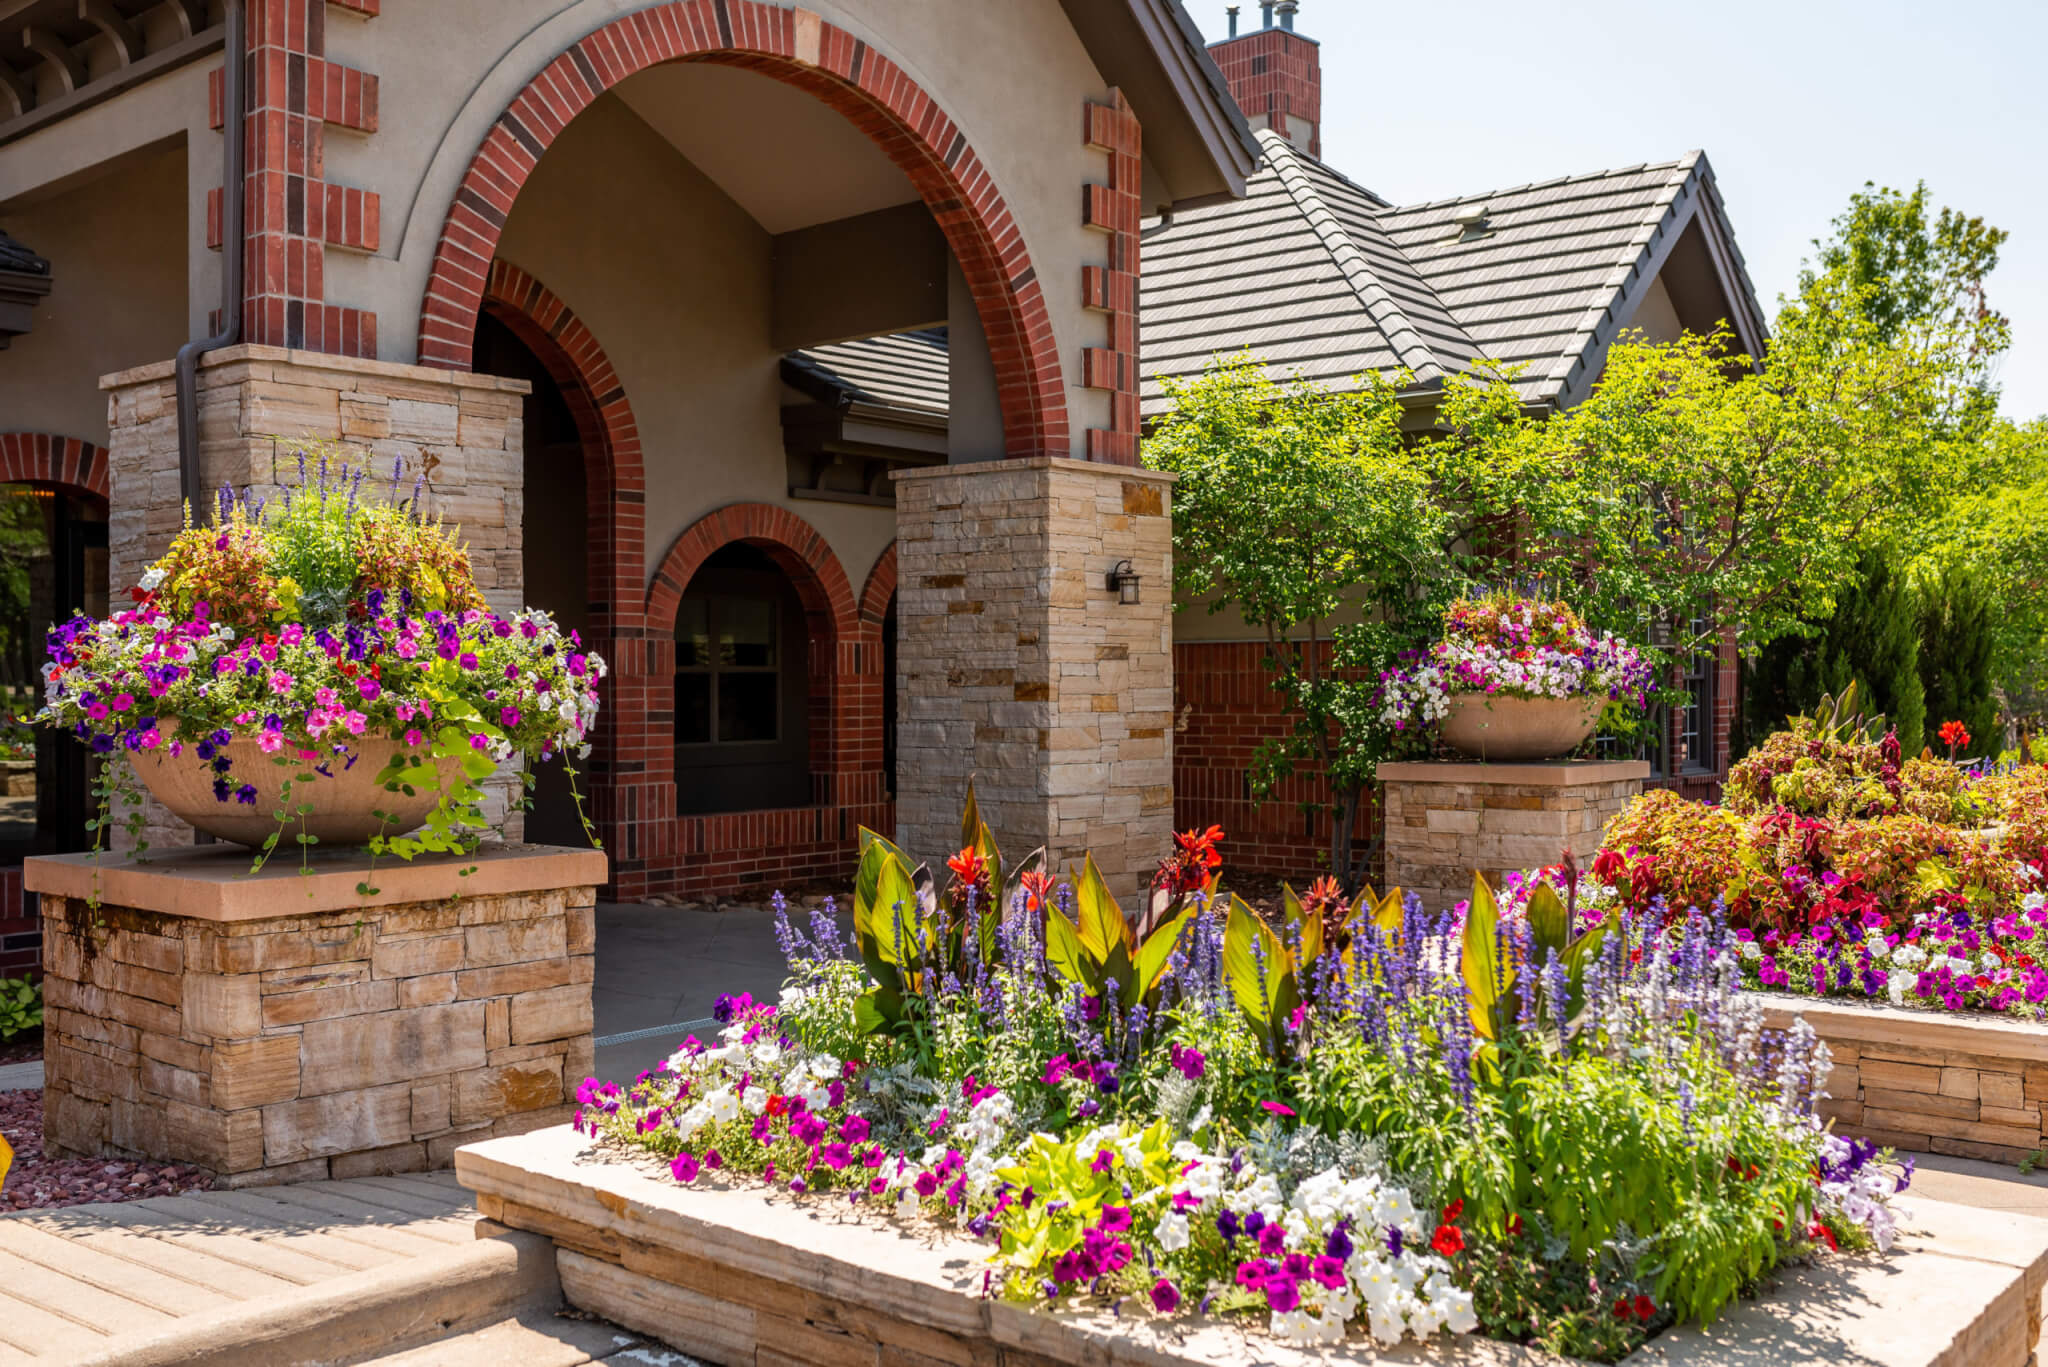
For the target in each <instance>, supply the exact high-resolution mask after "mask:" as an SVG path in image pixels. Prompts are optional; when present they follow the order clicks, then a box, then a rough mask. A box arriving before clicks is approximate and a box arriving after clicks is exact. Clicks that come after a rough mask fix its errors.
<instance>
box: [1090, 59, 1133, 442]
mask: <svg viewBox="0 0 2048 1367" xmlns="http://www.w3.org/2000/svg"><path fill="white" fill-rule="evenodd" d="M1110 95H1111V100H1112V102H1111V103H1109V104H1090V105H1088V106H1087V118H1086V124H1087V133H1086V141H1087V144H1088V146H1090V147H1092V148H1094V149H1096V150H1097V151H1100V152H1104V153H1106V154H1107V157H1108V162H1109V167H1108V171H1109V174H1108V178H1107V181H1106V183H1104V184H1101V185H1089V186H1087V187H1086V188H1085V190H1084V192H1083V199H1082V202H1081V204H1082V208H1081V221H1082V223H1083V224H1084V225H1086V226H1087V227H1088V228H1091V229H1093V230H1094V231H1096V232H1099V233H1101V234H1103V236H1104V238H1105V239H1106V241H1107V246H1108V254H1109V255H1108V261H1107V262H1106V263H1105V264H1104V265H1101V266H1084V267H1083V268H1082V271H1081V296H1082V304H1083V306H1084V307H1086V308H1089V309H1091V310H1095V311H1097V312H1100V313H1101V314H1103V315H1104V317H1105V320H1106V321H1107V323H1108V325H1109V345H1108V346H1106V347H1089V348H1088V349H1086V350H1085V351H1083V352H1082V353H1081V384H1082V385H1083V387H1085V388H1088V389H1104V390H1108V391H1109V396H1110V398H1109V415H1110V421H1109V427H1108V428H1107V429H1103V428H1091V429H1090V430H1089V433H1088V459H1090V460H1104V461H1111V462H1114V463H1115V464H1118V465H1136V464H1137V463H1138V423H1139V415H1138V288H1139V286H1138V249H1139V232H1138V229H1139V226H1140V223H1141V221H1142V220H1143V219H1144V217H1145V197H1144V179H1145V167H1144V161H1143V159H1142V130H1140V128H1139V127H1138V116H1137V115H1136V114H1134V113H1132V112H1131V105H1130V101H1128V100H1126V99H1125V98H1124V95H1123V92H1122V91H1121V90H1115V91H1111V92H1110Z"/></svg>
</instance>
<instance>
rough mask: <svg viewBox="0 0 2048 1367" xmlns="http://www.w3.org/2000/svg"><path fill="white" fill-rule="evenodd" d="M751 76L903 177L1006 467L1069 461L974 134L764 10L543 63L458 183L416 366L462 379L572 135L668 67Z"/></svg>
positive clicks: (802, 18) (825, 28) (1049, 364)
mask: <svg viewBox="0 0 2048 1367" xmlns="http://www.w3.org/2000/svg"><path fill="white" fill-rule="evenodd" d="M673 61H698V62H713V63H717V64H720V65H724V66H734V67H740V68H743V69H746V70H749V71H756V72H759V73H761V74H762V75H764V76H769V77H772V78H774V79H776V80H779V81H784V82H786V83H788V84H790V85H793V86H796V87H797V88H799V89H801V90H804V91H807V92H809V93H810V94H812V95H815V96H816V97H817V98H818V99H820V100H822V101H824V102H825V103H826V104H827V105H830V106H831V107H832V108H833V109H835V110H837V111H838V112H839V113H840V114H842V115H844V116H845V117H846V118H847V119H848V120H850V121H851V122H852V123H853V124H854V125H855V126H856V127H858V128H860V129H861V130H862V131H863V132H865V133H866V134H867V135H868V136H869V137H870V138H872V139H873V140H874V142H875V143H876V145H877V146H879V147H880V148H881V149H882V150H883V151H884V152H885V153H887V154H888V156H889V158H890V159H891V160H892V161H894V162H895V163H896V165H897V166H898V167H899V168H901V169H902V171H903V172H904V174H905V175H907V176H908V177H909V178H910V181H911V183H912V184H913V185H914V186H915V187H916V188H917V191H918V193H919V194H920V195H921V196H922V197H923V199H924V201H925V203H926V205H928V206H929V207H930V209H931V211H932V213H933V216H934V217H935V218H936V219H937V220H938V223H939V226H940V228H941V229H942V230H943V231H944V232H945V234H946V240H947V242H948V243H949V244H950V246H951V247H952V251H953V255H954V256H955V257H956V258H957V259H958V261H959V263H960V267H961V270H962V272H963V273H964V274H965V276H966V278H967V283H968V285H969V288H970V289H971V290H972V292H973V294H974V300H975V304H976V306H977V309H978V310H979V312H980V315H981V321H982V326H983V330H984V331H985V332H986V333H987V334H988V343H989V350H990V352H991V355H992V357H993V360H994V362H995V371H996V380H997V385H998V389H999V393H1000V402H1001V407H1002V415H1003V427H1004V434H1005V443H1006V446H1007V448H1008V451H1009V454H1011V455H1013V456H1038V455H1043V454H1045V453H1047V452H1049V451H1050V452H1057V453H1062V454H1063V453H1064V452H1065V451H1066V450H1067V448H1068V439H1069V433H1068V417H1067V406H1066V386H1065V383H1064V381H1063V379H1062V377H1061V371H1060V360H1059V350H1058V344H1057V343H1056V341H1055V340H1054V337H1053V331H1052V323H1051V319H1050V317H1049V315H1048V313H1047V311H1046V307H1045V298H1044V294H1043V290H1042V288H1041V285H1040V282H1039V280H1038V278H1037V273H1036V271H1035V269H1034V267H1033V266H1032V263H1031V258H1030V254H1029V253H1028V252H1027V251H1026V249H1025V246H1024V239H1023V234H1022V233H1021V232H1020V231H1019V229H1018V227H1017V224H1016V222H1015V220H1014V218H1013V217H1012V216H1011V213H1010V209H1009V206H1008V205H1007V204H1006V203H1005V202H1004V200H1003V196H1002V194H1001V192H1000V191H999V190H998V189H997V188H996V184H995V180H994V178H993V176H992V175H991V174H990V171H989V168H988V166H987V165H986V164H985V163H984V162H983V161H982V159H981V157H980V155H979V153H977V152H976V151H975V149H974V147H973V146H972V145H971V144H970V143H969V142H968V140H967V135H966V134H965V133H964V132H963V131H962V130H961V129H960V127H959V126H958V125H957V124H955V123H954V122H953V120H952V119H951V118H950V117H948V116H947V114H946V113H945V111H944V110H943V109H941V108H940V106H939V104H938V102H937V101H935V100H934V99H933V98H932V97H931V95H930V94H929V93H928V92H927V91H925V90H924V88H923V87H922V86H920V85H919V84H918V83H917V82H916V81H915V80H913V79H912V78H911V76H910V75H909V74H908V73H907V72H906V71H904V70H903V68H901V67H900V66H898V65H897V64H896V63H895V62H893V61H891V60H890V59H889V58H888V57H886V56H884V55H883V54H881V53H880V52H877V51H876V50H875V49H874V48H872V47H870V46H869V45H868V44H867V43H865V42H863V41H861V40H860V39H858V38H855V37H854V36H853V35H852V34H850V33H847V32H846V31H845V30H843V29H840V28H838V27H837V26H835V25H833V24H830V23H828V22H826V21H825V20H823V19H821V18H820V17H819V16H818V15H816V14H813V13H811V12H809V11H807V10H801V9H793V8H788V7H785V6H781V5H772V4H765V3H761V0H716V2H715V3H713V0H670V2H669V3H666V4H659V5H655V6H653V7H651V8H648V9H644V10H640V11H637V12H635V13H633V14H629V15H625V16H622V17H620V18H618V19H615V20H613V21H612V22H611V23H609V24H606V25H605V26H603V27H602V28H599V29H597V30H596V31H594V32H592V33H590V34H588V35H586V36H585V37H583V38H582V39H581V40H579V41H578V42H576V43H575V44H574V45H572V46H571V47H570V48H569V50H568V51H566V52H564V53H563V54H562V55H561V56H559V57H557V58H555V60H554V61H552V62H550V63H549V64H548V65H547V66H546V67H545V68H544V69H543V70H542V71H541V72H540V74H539V75H538V76H536V77H534V79H533V80H532V82H530V83H529V84H528V85H527V87H526V88H525V90H523V91H522V92H521V93H520V95H519V96H518V98H516V99H514V100H513V101H512V103H511V105H510V107H508V108H507V109H506V111H505V112H504V113H503V114H501V115H500V116H499V117H498V120H497V122H496V123H495V124H493V125H492V126H491V130H490V132H489V133H488V134H486V135H485V137H484V141H483V145H482V147H480V148H479V149H478V150H477V153H476V156H475V158H474V159H473V160H472V161H471V163H470V167H469V170H468V172H467V174H465V175H464V177H463V179H462V183H461V186H460V188H459V189H458V190H457V192H456V194H455V198H454V202H453V203H452V204H451V205H450V206H449V209H448V217H447V220H446V222H445V223H444V225H443V227H442V230H441V239H440V243H439V245H438V246H437V247H436V249H435V253H434V266H433V271H432V274H431V275H430V276H429V278H428V281H427V288H426V296H425V299H424V300H423V302H422V304H421V309H420V336H419V359H420V362H421V364H423V365H435V366H446V367H449V368H452V369H458V370H466V369H468V368H469V365H470V360H471V344H472V339H473V338H474V335H475V331H476V315H477V311H478V309H479V308H480V307H481V306H482V304H483V302H484V299H485V295H486V291H487V287H488V282H489V275H490V271H491V263H492V260H493V258H494V257H495V255H496V252H497V245H498V240H499V238H500V236H501V235H502V233H503V231H504V227H505V218H506V215H507V214H508V213H509V212H510V211H511V208H512V202H513V200H514V199H516V198H517V197H518V194H519V190H520V187H521V186H523V185H524V184H525V183H526V179H527V177H528V176H530V175H531V174H532V172H533V169H534V167H535V166H536V165H537V164H538V163H539V161H540V158H541V156H542V155H543V154H544V153H545V152H546V151H547V149H548V146H549V145H550V144H551V143H552V142H553V141H554V139H555V138H556V136H557V135H559V134H560V133H561V131H562V129H563V128H564V127H566V126H567V125H568V123H569V121H570V120H571V119H573V118H575V117H576V115H577V114H579V113H581V112H582V111H583V110H584V109H585V108H586V107H587V106H588V105H589V104H590V103H591V101H593V100H595V99H596V98H597V97H598V96H599V95H601V94H603V93H604V92H605V91H607V90H609V89H610V88H612V87H613V86H615V85H617V84H618V83H619V82H621V81H623V80H625V79H626V78H627V77H629V76H632V75H634V74H636V73H637V72H640V71H643V70H645V69H646V68H648V67H651V66H655V65H658V64H660V63H663V62H673Z"/></svg>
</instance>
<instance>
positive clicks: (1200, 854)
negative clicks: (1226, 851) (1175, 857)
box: [1173, 826, 1223, 873]
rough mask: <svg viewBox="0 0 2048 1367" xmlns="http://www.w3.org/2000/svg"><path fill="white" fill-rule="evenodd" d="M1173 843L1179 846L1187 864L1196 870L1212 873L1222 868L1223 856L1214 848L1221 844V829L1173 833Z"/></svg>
mask: <svg viewBox="0 0 2048 1367" xmlns="http://www.w3.org/2000/svg"><path fill="white" fill-rule="evenodd" d="M1173 843H1174V844H1176V845H1178V846H1180V848H1181V853H1182V854H1184V855H1186V856H1187V858H1188V862H1189V863H1191V864H1193V865H1195V866H1196V867H1198V868H1204V869H1208V870H1209V871H1210V872H1212V873H1213V872H1214V871H1215V870H1217V869H1220V868H1222V867H1223V854H1222V852H1221V851H1220V850H1218V849H1217V848H1216V847H1217V846H1218V845H1220V844H1222V843H1223V828H1222V827H1221V826H1211V827H1210V828H1209V829H1208V830H1206V831H1175V832H1174V835H1173Z"/></svg>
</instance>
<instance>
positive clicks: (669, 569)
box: [646, 503, 858, 641]
mask: <svg viewBox="0 0 2048 1367" xmlns="http://www.w3.org/2000/svg"><path fill="white" fill-rule="evenodd" d="M734 542H742V543H744V544H746V545H749V546H753V547H755V548H757V549H759V550H762V551H765V552H766V553H767V554H768V556H769V558H770V559H772V560H774V561H775V563H776V564H778V565H780V566H781V567H782V569H783V572H784V573H786V574H788V575H789V577H790V582H792V583H793V584H795V585H796V590H797V596H798V597H800V598H802V599H803V603H804V611H805V612H806V613H809V614H810V615H811V616H812V617H814V618H822V619H824V622H825V624H826V625H827V626H828V627H829V629H830V631H831V633H832V638H833V639H834V640H835V641H838V640H846V639H849V638H850V637H852V636H853V635H854V634H855V631H856V623H857V621H858V617H857V615H856V613H855V611H854V601H853V588H852V586H851V585H850V584H849V583H848V582H847V578H846V571H845V570H844V569H842V568H841V567H840V564H839V557H838V556H836V555H834V554H833V553H832V547H831V545H830V544H829V543H828V542H827V541H826V540H825V538H824V536H823V535H822V534H821V533H820V532H819V531H818V529H817V528H815V527H813V526H812V525H811V524H810V523H808V522H806V521H804V520H803V519H802V518H800V517H798V516H797V515H796V514H795V513H793V512H791V511H789V509H787V508H778V507H776V506H775V505H774V504H772V503H732V504H728V505H726V506H725V507H723V508H720V509H718V510H717V511H715V512H711V513H706V514H705V515H704V516H703V517H701V518H699V519H698V520H697V521H696V522H694V523H692V524H691V525H690V526H689V527H688V528H686V529H684V531H683V533H682V535H680V536H678V537H677V538H676V539H675V541H674V542H673V543H672V544H671V545H670V546H669V548H668V554H667V555H665V556H663V557H662V561H661V569H660V570H658V571H657V572H656V573H655V576H654V581H653V582H652V583H651V584H649V585H648V586H647V611H646V618H647V626H648V631H649V633H650V634H651V635H655V636H660V635H662V634H664V633H665V632H667V630H668V629H669V627H670V626H671V625H672V624H673V623H674V622H675V620H676V611H677V609H678V608H680V607H681V606H682V601H683V592H684V590H686V589H687V588H689V586H690V580H691V579H692V578H693V577H694V576H695V575H696V573H697V571H698V570H699V569H700V568H702V567H703V564H704V562H705V561H706V560H708V559H710V557H711V554H712V552H714V551H716V550H718V549H719V548H720V547H723V546H730V545H732V544H733V543H734Z"/></svg>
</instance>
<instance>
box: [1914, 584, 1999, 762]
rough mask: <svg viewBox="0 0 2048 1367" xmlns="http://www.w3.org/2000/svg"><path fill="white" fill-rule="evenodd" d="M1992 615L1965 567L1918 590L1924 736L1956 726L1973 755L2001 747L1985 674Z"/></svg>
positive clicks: (1991, 651)
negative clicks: (1964, 734)
mask: <svg viewBox="0 0 2048 1367" xmlns="http://www.w3.org/2000/svg"><path fill="white" fill-rule="evenodd" d="M1998 612H1999V607H1998V604H1997V603H1996V601H1995V600H1994V599H1993V597H1992V594H1991V592H1990V591H1989V589H1988V587H1987V585H1986V584H1985V583H1984V581H1983V580H1982V579H1981V578H1980V577H1978V576H1977V575H1976V574H1975V573H1974V572H1973V571H1972V570H1971V569H1970V568H1969V567H1967V566H1962V565H1951V566H1949V567H1947V568H1945V569H1943V570H1941V571H1940V572H1939V573H1937V574H1936V575H1935V576H1933V577H1932V578H1930V579H1929V580H1928V581H1927V582H1926V583H1925V584H1923V585H1922V588H1921V604H1920V679H1921V683H1922V685H1923V687H1924V688H1925V689H1926V692H1927V731H1928V734H1929V735H1932V734H1934V732H1936V731H1937V730H1938V729H1939V728H1940V727H1941V725H1942V724H1943V723H1944V722H1949V721H1960V722H1961V723H1962V724H1963V725H1964V726H1965V727H1967V728H1969V732H1970V739H1971V750H1972V752H1973V753H1979V754H1981V753H1984V752H1985V751H1987V750H1988V751H1990V752H1993V753H1996V751H1997V750H1998V749H1999V748H2000V746H2001V744H2002V741H2001V732H2000V731H1999V729H1998V699H1997V697H1996V696H1995V695H1994V694H1993V692H1992V673H1991V671H1992V663H1993V660H1994V658H1995V655H1996V651H1997V642H1996V629H1995V626H1994V622H1995V620H1996V618H1997V615H1998Z"/></svg>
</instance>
